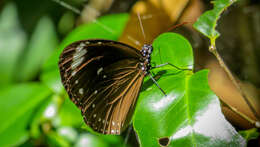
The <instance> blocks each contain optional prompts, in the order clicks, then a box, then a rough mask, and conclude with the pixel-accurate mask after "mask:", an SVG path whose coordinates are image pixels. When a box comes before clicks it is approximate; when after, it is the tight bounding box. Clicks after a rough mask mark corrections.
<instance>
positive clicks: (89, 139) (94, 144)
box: [75, 134, 109, 147]
mask: <svg viewBox="0 0 260 147" xmlns="http://www.w3.org/2000/svg"><path fill="white" fill-rule="evenodd" d="M85 146H89V147H109V145H108V144H107V143H106V142H105V141H104V140H102V139H101V138H100V137H98V136H95V135H92V134H82V135H80V137H79V138H78V140H77V141H76V144H75V147H85Z"/></svg>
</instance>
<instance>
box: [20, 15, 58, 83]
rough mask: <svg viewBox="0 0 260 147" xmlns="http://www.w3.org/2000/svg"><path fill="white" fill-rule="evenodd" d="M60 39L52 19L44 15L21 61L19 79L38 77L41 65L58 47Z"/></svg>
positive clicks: (26, 79) (25, 79)
mask: <svg viewBox="0 0 260 147" xmlns="http://www.w3.org/2000/svg"><path fill="white" fill-rule="evenodd" d="M57 44H58V39H57V35H56V33H55V28H54V24H53V22H52V20H51V19H50V18H48V17H42V18H41V19H40V20H39V22H38V24H37V26H36V28H35V31H34V33H33V35H32V38H31V40H30V42H29V46H28V50H26V52H25V55H24V57H23V58H22V60H21V61H20V63H21V64H20V66H21V70H20V72H19V77H18V78H19V81H28V80H31V79H33V78H35V77H36V75H37V73H38V72H39V69H40V67H41V66H42V64H43V63H44V62H45V60H46V59H47V58H48V57H49V55H50V54H51V53H52V52H53V51H54V49H55V48H56V47H57Z"/></svg>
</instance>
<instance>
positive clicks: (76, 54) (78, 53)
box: [73, 49, 87, 61]
mask: <svg viewBox="0 0 260 147" xmlns="http://www.w3.org/2000/svg"><path fill="white" fill-rule="evenodd" d="M86 53H87V50H85V49H84V50H80V51H76V53H74V55H73V61H75V60H77V59H78V58H80V57H82V56H83V55H85V54H86Z"/></svg>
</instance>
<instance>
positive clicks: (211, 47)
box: [209, 39, 260, 120]
mask: <svg viewBox="0 0 260 147" xmlns="http://www.w3.org/2000/svg"><path fill="white" fill-rule="evenodd" d="M210 42H211V45H210V47H209V51H210V52H211V53H212V54H214V55H215V57H216V58H217V60H218V62H219V64H220V66H221V67H222V68H223V69H224V71H225V72H226V73H227V75H228V77H229V78H230V80H231V81H232V83H233V84H234V85H235V87H236V88H237V89H238V91H239V92H240V94H241V96H242V97H243V99H244V101H245V102H246V104H247V105H248V106H249V108H250V110H251V111H252V112H253V114H254V116H255V117H256V119H257V120H259V118H260V117H259V115H258V114H257V112H256V110H255V109H254V107H253V105H252V104H251V103H250V101H249V98H248V97H247V96H246V94H245V92H244V91H243V90H242V88H241V85H240V83H239V82H238V81H237V80H236V79H235V77H234V76H233V74H232V73H231V71H230V69H229V68H228V67H227V65H226V64H225V62H224V60H223V59H222V57H221V56H220V55H219V53H218V51H217V49H216V45H215V39H211V40H210ZM227 106H229V108H232V107H231V106H230V105H227ZM231 110H232V109H231ZM234 112H238V111H234ZM240 113H241V112H240ZM237 114H238V113H237ZM243 115H244V114H243ZM240 116H241V115H240ZM243 118H244V117H243ZM246 120H248V119H246Z"/></svg>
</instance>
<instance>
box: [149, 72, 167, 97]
mask: <svg viewBox="0 0 260 147" xmlns="http://www.w3.org/2000/svg"><path fill="white" fill-rule="evenodd" d="M149 76H150V78H151V79H152V81H153V82H154V84H155V85H156V86H157V87H158V88H159V89H160V90H161V91H162V93H163V94H164V96H167V95H166V93H165V92H164V91H163V90H162V88H161V87H160V86H159V84H158V83H157V82H156V80H155V79H154V78H153V76H152V74H151V73H149Z"/></svg>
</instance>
